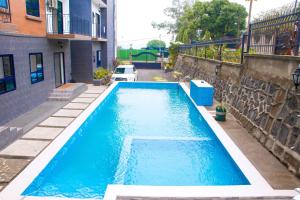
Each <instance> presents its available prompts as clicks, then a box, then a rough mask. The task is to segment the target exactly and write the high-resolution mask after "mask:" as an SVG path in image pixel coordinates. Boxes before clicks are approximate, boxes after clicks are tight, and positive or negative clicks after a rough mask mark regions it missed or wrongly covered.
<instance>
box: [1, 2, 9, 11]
mask: <svg viewBox="0 0 300 200" xmlns="http://www.w3.org/2000/svg"><path fill="white" fill-rule="evenodd" d="M4 1H6V7H2V6H1V5H0V9H8V4H9V2H8V0H4Z"/></svg>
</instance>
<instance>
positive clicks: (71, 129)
mask: <svg viewBox="0 0 300 200" xmlns="http://www.w3.org/2000/svg"><path fill="white" fill-rule="evenodd" d="M142 83H143V82H142ZM144 83H155V84H159V83H158V82H144ZM163 83H164V84H175V83H176V84H178V87H181V88H182V89H183V90H184V92H185V93H186V95H187V96H188V97H189V99H190V100H191V102H192V103H193V104H194V106H195V107H196V108H197V110H198V111H199V112H200V114H201V115H202V116H203V118H204V119H205V120H206V122H207V123H208V125H209V126H210V128H211V129H212V130H213V131H214V133H215V135H216V136H217V137H218V139H219V140H220V142H221V143H222V145H223V146H224V147H225V149H226V151H227V152H228V153H229V154H230V156H231V157H232V159H233V160H234V161H235V162H236V164H237V166H238V167H239V168H240V170H241V171H242V173H243V174H244V175H245V177H246V178H247V179H248V181H249V182H250V183H251V184H252V183H255V185H257V186H255V187H253V185H250V186H248V185H247V186H126V185H108V187H107V189H106V192H105V196H104V198H103V199H104V200H112V199H116V198H117V197H118V196H135V195H138V196H142V197H215V195H213V193H214V194H215V193H216V191H219V192H220V195H218V197H235V196H238V197H239V196H243V195H246V196H247V197H249V196H253V195H254V194H251V193H252V192H251V193H250V194H249V192H250V191H253V193H254V192H255V195H254V196H264V195H267V196H273V195H276V194H282V195H284V196H286V195H288V196H291V197H292V196H294V195H295V194H296V193H295V192H294V191H293V190H273V188H271V186H270V185H269V184H268V183H267V181H266V180H265V179H264V178H263V177H262V175H260V173H259V172H258V171H257V169H256V168H255V167H254V166H253V165H252V163H251V162H250V161H249V160H248V159H247V158H246V156H245V155H244V154H243V153H242V152H241V151H240V150H239V148H238V147H237V146H236V144H235V143H234V142H233V141H232V140H231V139H230V138H229V136H228V135H227V134H226V132H225V131H224V130H223V128H222V127H221V126H220V125H219V124H218V123H217V122H216V121H215V120H214V119H213V118H212V116H211V115H210V114H209V113H208V111H207V110H206V109H205V108H204V107H201V106H200V107H199V106H196V104H195V102H194V101H193V100H192V98H191V97H190V94H189V92H188V91H189V89H188V88H187V86H186V85H185V84H184V83H178V82H163ZM118 84H119V83H113V84H112V85H111V86H110V87H109V88H107V89H106V90H105V91H104V92H103V93H102V94H101V95H100V96H99V97H98V98H97V99H96V100H95V101H94V102H93V103H91V104H90V105H89V106H88V107H87V108H86V109H85V110H84V111H83V112H82V113H81V114H80V115H79V116H78V117H77V118H76V119H75V120H74V121H73V122H72V123H71V124H70V125H69V126H68V127H67V128H66V129H65V130H64V131H63V132H62V133H61V134H60V135H59V136H58V137H57V138H56V139H55V140H54V141H53V142H52V143H51V144H50V145H49V146H48V147H47V148H46V149H44V150H43V151H42V152H41V154H40V155H39V156H37V157H36V158H35V159H34V160H33V161H32V162H31V163H30V164H29V165H28V166H27V167H26V168H25V169H24V170H23V171H22V172H21V173H20V174H19V175H18V176H17V177H16V178H15V179H14V180H13V181H12V182H10V183H9V184H8V185H7V187H6V188H5V189H4V190H3V191H2V192H1V193H0V199H1V200H2V198H3V200H6V199H10V200H23V199H29V198H32V199H38V198H39V199H44V200H48V199H49V200H50V199H61V200H72V199H74V198H57V197H30V196H22V195H21V194H22V193H23V192H24V191H25V189H26V188H27V187H28V186H29V185H30V184H31V183H32V181H33V180H34V179H35V178H36V177H37V176H38V175H39V174H40V172H42V171H43V170H44V168H45V167H46V166H47V165H48V163H49V162H50V161H51V160H52V159H53V158H54V156H55V155H56V154H57V153H58V152H59V151H60V149H61V148H62V147H63V146H64V145H65V144H66V142H67V141H68V140H69V139H70V138H71V137H72V136H73V135H74V133H75V132H76V131H77V129H78V128H79V127H80V126H81V125H82V124H83V123H84V122H85V120H86V119H87V118H88V117H89V116H90V114H91V113H92V112H94V111H95V109H96V108H97V107H98V106H99V105H100V104H101V103H102V102H103V101H104V100H105V99H106V97H107V96H108V95H109V94H111V92H112V91H113V90H114V89H115V88H116V87H117V86H118ZM218 131H220V132H221V133H222V135H223V136H225V140H226V141H225V144H224V137H223V136H222V137H221V138H219V136H218V134H217V133H218ZM226 136H227V138H226ZM228 145H229V146H228ZM232 147H233V150H232V149H231V148H232ZM228 148H229V150H228ZM230 149H231V150H230ZM232 151H236V152H235V153H238V155H234V154H235V153H233V155H232V154H231V153H230V152H232ZM239 157H242V158H243V160H244V162H246V165H245V164H241V163H240V162H241V161H239V159H240V158H239ZM249 163H250V165H249ZM240 164H241V166H240ZM244 165H245V166H244ZM249 166H250V170H249V169H247V168H248V167H249ZM244 170H245V171H246V174H245V171H244ZM250 172H254V174H255V177H254V178H249V177H252V175H253V174H250ZM260 187H263V188H260ZM141 189H142V190H143V191H142V192H143V194H140V193H139V191H140V190H141ZM230 189H235V192H234V193H235V195H232V194H231V195H230V194H229V193H232V191H231V192H230V191H229V193H228V191H227V190H230ZM266 189H267V190H266ZM168 190H169V191H168ZM262 190H264V191H262ZM226 191H227V192H226ZM157 192H158V193H157ZM237 193H238V195H237ZM195 195H196V196H195ZM203 195H204V196H203ZM205 195H208V196H205ZM222 195H224V196H222ZM228 195H229V196H228ZM75 199H76V198H75Z"/></svg>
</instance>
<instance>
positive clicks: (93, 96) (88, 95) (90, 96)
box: [78, 93, 99, 98]
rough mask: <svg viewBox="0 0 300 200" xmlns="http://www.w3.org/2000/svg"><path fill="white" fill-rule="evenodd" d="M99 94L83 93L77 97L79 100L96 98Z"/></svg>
mask: <svg viewBox="0 0 300 200" xmlns="http://www.w3.org/2000/svg"><path fill="white" fill-rule="evenodd" d="M98 96H99V94H88V93H83V94H81V95H79V96H78V97H79V98H97V97H98Z"/></svg>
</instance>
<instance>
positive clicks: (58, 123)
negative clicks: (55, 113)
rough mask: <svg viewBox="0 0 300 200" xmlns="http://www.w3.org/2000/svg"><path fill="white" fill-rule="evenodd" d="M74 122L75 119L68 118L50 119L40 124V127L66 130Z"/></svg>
mask: <svg viewBox="0 0 300 200" xmlns="http://www.w3.org/2000/svg"><path fill="white" fill-rule="evenodd" d="M73 120H74V118H68V117H49V118H48V119H46V120H45V121H43V122H42V123H40V126H47V127H49V126H50V127H57V128H65V127H67V126H69V125H70V124H71V122H72V121H73Z"/></svg>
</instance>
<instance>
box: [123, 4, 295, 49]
mask: <svg viewBox="0 0 300 200" xmlns="http://www.w3.org/2000/svg"><path fill="white" fill-rule="evenodd" d="M230 1H231V2H236V3H239V4H242V5H243V6H245V7H246V9H247V11H248V9H249V1H246V0H230ZM291 1H293V0H257V1H254V3H253V15H252V16H256V15H258V14H259V13H261V12H264V11H267V10H269V9H272V8H278V7H280V6H282V5H285V4H287V3H289V2H291ZM171 5H172V0H117V45H118V46H121V47H124V48H129V47H130V45H131V44H132V47H133V48H142V47H145V46H146V44H147V42H148V41H149V40H152V39H160V38H161V39H162V40H164V41H166V43H169V42H170V41H171V40H172V36H171V35H169V34H167V32H165V31H158V30H157V29H154V28H153V27H152V25H151V24H152V22H164V21H168V20H169V18H168V17H167V16H165V15H164V12H163V10H164V9H165V8H166V7H169V6H171Z"/></svg>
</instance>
